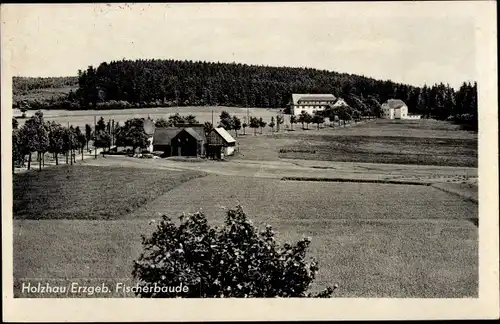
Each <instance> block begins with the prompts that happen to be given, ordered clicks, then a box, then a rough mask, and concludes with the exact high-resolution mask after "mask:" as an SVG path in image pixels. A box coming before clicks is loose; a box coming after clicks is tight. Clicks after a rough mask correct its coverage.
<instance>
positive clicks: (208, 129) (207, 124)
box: [203, 121, 214, 135]
mask: <svg viewBox="0 0 500 324" xmlns="http://www.w3.org/2000/svg"><path fill="white" fill-rule="evenodd" d="M203 129H204V130H205V135H208V134H209V133H210V132H211V131H212V129H214V125H212V123H211V122H208V121H207V122H205V123H204V124H203Z"/></svg>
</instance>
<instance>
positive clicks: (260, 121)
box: [259, 117, 267, 134]
mask: <svg viewBox="0 0 500 324" xmlns="http://www.w3.org/2000/svg"><path fill="white" fill-rule="evenodd" d="M266 125H267V122H265V121H264V119H262V117H260V118H259V127H260V133H261V134H262V129H263V128H264V127H266Z"/></svg>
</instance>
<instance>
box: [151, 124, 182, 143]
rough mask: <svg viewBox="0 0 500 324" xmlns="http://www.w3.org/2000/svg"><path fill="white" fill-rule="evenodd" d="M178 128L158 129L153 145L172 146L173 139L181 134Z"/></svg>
mask: <svg viewBox="0 0 500 324" xmlns="http://www.w3.org/2000/svg"><path fill="white" fill-rule="evenodd" d="M180 131H181V129H180V128H177V127H157V128H156V129H155V133H154V136H153V145H170V142H171V141H172V138H174V137H175V136H176V135H177V134H178V133H179V132H180Z"/></svg>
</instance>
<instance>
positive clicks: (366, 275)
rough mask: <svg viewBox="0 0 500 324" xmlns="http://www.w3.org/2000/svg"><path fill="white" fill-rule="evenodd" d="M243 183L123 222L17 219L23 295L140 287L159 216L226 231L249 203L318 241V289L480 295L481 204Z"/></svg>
mask: <svg viewBox="0 0 500 324" xmlns="http://www.w3.org/2000/svg"><path fill="white" fill-rule="evenodd" d="M141 172H143V171H141ZM157 172H158V170H157ZM45 179H46V178H45ZM242 179H243V178H240V177H228V176H216V175H210V176H207V177H202V178H196V179H193V180H190V181H187V182H183V183H182V184H179V185H177V186H176V187H175V188H172V189H171V190H169V191H168V192H166V193H165V194H163V195H161V196H159V197H158V198H157V199H155V200H152V201H151V202H149V203H147V204H145V205H143V206H141V207H140V208H138V209H136V210H135V211H134V212H132V213H128V214H125V213H122V214H121V215H122V217H121V218H120V219H117V218H115V219H114V220H107V219H108V218H107V217H102V219H101V220H97V219H95V220H58V219H56V220H39V221H35V220H16V221H15V223H14V275H15V278H16V284H15V287H16V291H17V294H18V295H19V288H20V285H21V282H23V280H26V279H23V278H40V277H42V278H51V279H52V280H53V281H54V282H57V281H64V280H65V279H66V280H67V279H70V278H71V279H72V280H76V281H78V282H81V283H84V282H93V283H96V282H99V283H101V282H106V283H108V284H109V285H110V287H113V284H114V283H115V282H117V281H121V282H132V278H131V271H132V264H133V260H134V259H136V258H137V256H138V255H139V253H140V250H141V244H140V235H141V234H145V233H148V231H149V230H151V229H152V227H151V225H148V222H149V220H150V219H151V218H158V217H159V215H160V214H161V213H166V214H168V215H170V216H173V217H176V216H179V215H180V214H181V213H182V212H192V211H196V210H198V209H199V208H202V209H203V211H204V212H205V213H206V215H207V217H208V218H209V220H210V222H211V223H213V224H220V223H221V222H222V221H223V219H224V216H225V215H224V213H225V211H224V209H223V208H224V207H225V208H227V207H233V206H235V205H236V204H237V203H241V204H242V206H243V208H244V210H245V211H246V212H247V214H248V215H249V216H250V217H251V219H252V220H253V221H254V223H255V224H256V225H257V226H259V227H261V226H263V225H264V224H270V225H272V226H273V227H274V228H275V229H276V230H277V231H278V232H279V236H278V238H279V240H281V241H283V242H284V241H291V240H297V239H298V238H300V237H301V236H303V235H308V236H311V237H312V238H313V242H312V248H311V256H315V257H317V258H318V259H319V261H320V274H319V277H318V278H317V280H316V282H315V284H314V286H313V290H318V289H320V288H322V287H324V286H325V285H333V284H334V283H338V284H339V286H340V287H339V289H338V290H337V291H336V293H335V296H339V297H474V296H477V283H478V274H477V263H478V251H477V227H476V226H475V225H474V224H473V221H474V219H475V218H477V216H478V210H477V205H476V204H473V203H470V202H467V201H463V200H461V199H460V198H458V197H457V196H454V195H451V194H448V193H446V192H442V191H439V190H437V189H434V188H432V187H427V186H410V185H392V184H363V183H319V182H293V181H286V182H285V181H280V180H278V179H262V178H244V180H242ZM65 193H66V194H68V193H67V192H65ZM87 218H89V217H87ZM64 282H67V281H64ZM23 296H24V295H23ZM110 296H121V295H120V294H118V293H116V294H111V295H109V296H108V295H107V296H104V297H110ZM94 297H103V296H94Z"/></svg>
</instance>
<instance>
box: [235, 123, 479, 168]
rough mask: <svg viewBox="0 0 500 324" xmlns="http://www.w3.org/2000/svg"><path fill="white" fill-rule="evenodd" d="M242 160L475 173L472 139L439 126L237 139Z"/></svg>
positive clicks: (374, 126) (367, 126) (366, 126)
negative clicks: (424, 167)
mask: <svg viewBox="0 0 500 324" xmlns="http://www.w3.org/2000/svg"><path fill="white" fill-rule="evenodd" d="M238 142H239V145H240V150H241V152H242V156H241V157H238V159H246V160H278V159H305V160H316V161H318V160H320V161H339V162H367V163H392V164H419V165H438V166H463V167H477V161H478V155H477V150H478V148H477V134H475V133H471V132H466V131H462V130H460V129H459V127H458V126H456V125H453V124H450V123H448V122H444V121H435V120H417V121H394V120H374V121H368V122H364V123H360V124H358V125H355V126H354V127H348V128H339V127H335V128H329V127H327V128H325V129H320V130H315V129H311V130H309V131H302V130H300V131H295V132H286V133H280V134H275V135H272V136H253V135H249V136H245V137H241V138H239V139H238Z"/></svg>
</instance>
